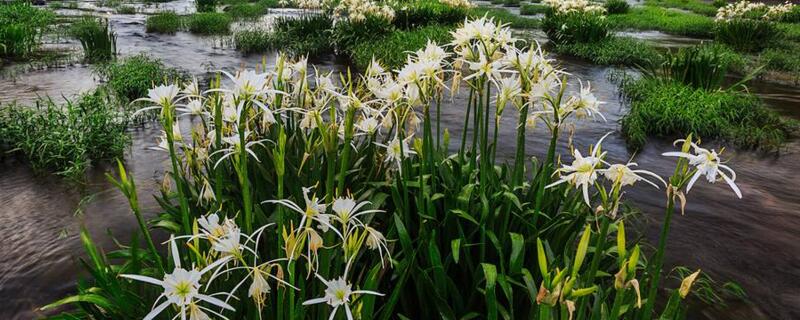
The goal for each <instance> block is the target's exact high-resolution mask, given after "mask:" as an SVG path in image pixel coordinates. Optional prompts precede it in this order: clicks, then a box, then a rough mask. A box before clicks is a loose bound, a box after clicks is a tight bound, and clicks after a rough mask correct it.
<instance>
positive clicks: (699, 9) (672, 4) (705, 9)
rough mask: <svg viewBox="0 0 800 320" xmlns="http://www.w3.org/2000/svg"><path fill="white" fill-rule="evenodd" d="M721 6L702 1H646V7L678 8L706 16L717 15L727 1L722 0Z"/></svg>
mask: <svg viewBox="0 0 800 320" xmlns="http://www.w3.org/2000/svg"><path fill="white" fill-rule="evenodd" d="M721 1H722V2H721V5H719V6H716V5H715V3H716V2H714V3H708V2H705V1H700V0H645V1H644V3H645V5H648V6H654V7H663V8H676V9H683V10H688V11H691V12H694V13H697V14H701V15H704V16H714V15H716V14H717V8H719V7H722V6H725V5H726V4H727V3H726V1H725V0H721Z"/></svg>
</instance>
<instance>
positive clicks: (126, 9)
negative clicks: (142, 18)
mask: <svg viewBox="0 0 800 320" xmlns="http://www.w3.org/2000/svg"><path fill="white" fill-rule="evenodd" d="M117 14H136V7H134V6H118V7H117Z"/></svg>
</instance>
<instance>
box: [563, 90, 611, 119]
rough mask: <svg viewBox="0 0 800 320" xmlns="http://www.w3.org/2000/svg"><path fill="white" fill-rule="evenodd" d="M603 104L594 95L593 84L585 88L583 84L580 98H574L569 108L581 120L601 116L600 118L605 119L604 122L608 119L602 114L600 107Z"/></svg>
mask: <svg viewBox="0 0 800 320" xmlns="http://www.w3.org/2000/svg"><path fill="white" fill-rule="evenodd" d="M601 104H603V102H600V101H599V100H597V98H596V97H595V96H594V94H593V93H592V84H591V83H589V82H587V83H586V87H584V86H583V82H581V90H580V93H579V94H578V96H576V97H573V99H572V101H571V103H570V104H569V107H570V108H572V110H573V111H574V112H575V115H576V116H577V117H579V118H583V117H586V116H589V117H592V118H594V116H595V115H599V116H600V118H603V121H605V120H606V117H604V116H603V114H602V113H600V105H601Z"/></svg>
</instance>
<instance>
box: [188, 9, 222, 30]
mask: <svg viewBox="0 0 800 320" xmlns="http://www.w3.org/2000/svg"><path fill="white" fill-rule="evenodd" d="M232 22H233V19H231V17H230V16H228V15H226V14H224V13H219V12H201V13H195V14H192V15H190V16H188V17H186V27H187V29H188V30H189V32H191V33H195V34H203V35H211V34H227V33H229V32H230V31H231V23H232Z"/></svg>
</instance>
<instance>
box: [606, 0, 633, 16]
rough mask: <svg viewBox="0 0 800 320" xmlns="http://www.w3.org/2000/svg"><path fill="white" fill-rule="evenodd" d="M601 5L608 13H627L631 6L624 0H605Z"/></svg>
mask: <svg viewBox="0 0 800 320" xmlns="http://www.w3.org/2000/svg"><path fill="white" fill-rule="evenodd" d="M603 7H604V8H606V12H608V14H621V13H627V12H628V10H629V9H630V8H631V6H630V5H629V4H628V2H627V1H625V0H607V1H606V2H605V3H604V4H603Z"/></svg>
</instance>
